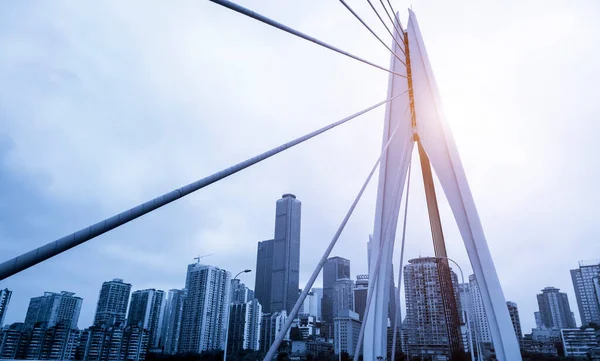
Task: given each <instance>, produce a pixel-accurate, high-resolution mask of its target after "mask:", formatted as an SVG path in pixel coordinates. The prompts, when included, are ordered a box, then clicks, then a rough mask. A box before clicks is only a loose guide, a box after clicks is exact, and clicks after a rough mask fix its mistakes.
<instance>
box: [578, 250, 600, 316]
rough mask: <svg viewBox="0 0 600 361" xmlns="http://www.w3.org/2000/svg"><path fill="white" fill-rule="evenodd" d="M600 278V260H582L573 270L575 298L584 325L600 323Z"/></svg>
mask: <svg viewBox="0 0 600 361" xmlns="http://www.w3.org/2000/svg"><path fill="white" fill-rule="evenodd" d="M598 278H600V260H594V261H580V262H579V268H578V269H574V270H571V279H572V281H573V288H574V290H575V298H576V299H577V306H578V307H579V316H580V317H581V324H582V326H587V325H589V324H591V323H596V324H600V300H599V299H600V297H599V295H598V292H597V287H596V286H597V284H598V281H597V279H598Z"/></svg>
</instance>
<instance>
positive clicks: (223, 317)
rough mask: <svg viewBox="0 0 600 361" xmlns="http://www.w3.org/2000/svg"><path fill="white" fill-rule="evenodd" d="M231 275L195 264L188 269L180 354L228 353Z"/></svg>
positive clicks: (217, 269)
mask: <svg viewBox="0 0 600 361" xmlns="http://www.w3.org/2000/svg"><path fill="white" fill-rule="evenodd" d="M230 286H231V273H229V272H228V271H226V270H223V269H220V268H217V267H214V266H208V265H203V264H200V263H193V264H190V265H189V266H188V271H187V278H186V281H185V288H186V290H187V296H186V298H185V301H184V303H183V314H182V319H181V333H180V336H179V337H180V338H179V346H178V351H179V352H198V353H200V352H203V351H209V350H224V349H225V340H226V336H227V325H228V322H229V319H228V316H229V295H230V290H229V287H230Z"/></svg>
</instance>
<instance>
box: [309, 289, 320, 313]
mask: <svg viewBox="0 0 600 361" xmlns="http://www.w3.org/2000/svg"><path fill="white" fill-rule="evenodd" d="M310 291H311V292H312V293H313V294H314V295H315V298H316V302H317V320H322V319H323V289H322V288H318V287H313V288H312V289H311V290H310Z"/></svg>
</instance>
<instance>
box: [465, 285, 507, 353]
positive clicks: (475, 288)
mask: <svg viewBox="0 0 600 361" xmlns="http://www.w3.org/2000/svg"><path fill="white" fill-rule="evenodd" d="M469 289H470V290H471V291H470V293H471V310H472V312H471V313H470V314H469V315H470V318H471V322H472V324H473V326H474V327H472V329H473V331H474V332H475V340H476V341H477V342H486V343H489V342H492V333H491V331H490V325H489V323H488V319H487V315H486V312H485V307H484V305H483V299H482V298H481V292H480V291H479V285H478V284H477V280H476V279H475V275H470V276H469ZM511 324H512V322H511Z"/></svg>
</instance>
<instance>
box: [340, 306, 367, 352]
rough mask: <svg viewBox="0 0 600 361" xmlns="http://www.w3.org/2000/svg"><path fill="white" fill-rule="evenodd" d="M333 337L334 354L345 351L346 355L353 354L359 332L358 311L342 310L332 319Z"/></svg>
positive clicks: (360, 323)
mask: <svg viewBox="0 0 600 361" xmlns="http://www.w3.org/2000/svg"><path fill="white" fill-rule="evenodd" d="M333 324H334V334H335V338H334V341H333V349H334V352H335V353H336V354H338V355H339V354H340V352H346V353H348V355H351V356H352V355H354V352H355V350H356V345H357V344H358V334H359V333H360V327H361V325H362V322H360V320H359V317H358V313H356V312H354V311H351V310H342V311H340V312H339V313H338V315H337V317H335V318H334V319H333Z"/></svg>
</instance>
